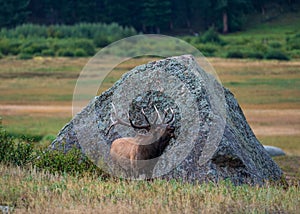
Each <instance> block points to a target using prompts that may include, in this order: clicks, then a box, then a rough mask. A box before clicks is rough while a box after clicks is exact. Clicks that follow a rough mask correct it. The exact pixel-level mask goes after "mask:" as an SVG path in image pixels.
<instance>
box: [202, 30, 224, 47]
mask: <svg viewBox="0 0 300 214" xmlns="http://www.w3.org/2000/svg"><path fill="white" fill-rule="evenodd" d="M199 41H200V42H202V43H216V44H219V45H225V41H224V40H223V39H221V37H220V35H219V33H218V32H217V31H216V30H215V29H214V28H213V27H211V28H209V29H208V30H207V31H206V32H205V33H204V34H203V35H202V36H200V38H199Z"/></svg>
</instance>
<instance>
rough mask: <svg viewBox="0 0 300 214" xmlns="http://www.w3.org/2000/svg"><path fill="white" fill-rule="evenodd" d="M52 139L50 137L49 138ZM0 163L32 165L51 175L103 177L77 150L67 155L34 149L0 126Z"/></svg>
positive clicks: (30, 144) (22, 165)
mask: <svg viewBox="0 0 300 214" xmlns="http://www.w3.org/2000/svg"><path fill="white" fill-rule="evenodd" d="M51 138H52V136H51ZM0 163H2V164H6V165H16V166H21V167H24V166H27V165H32V166H34V167H36V168H38V169H42V170H46V171H49V172H51V173H57V172H58V173H69V174H72V175H81V174H85V173H92V174H95V173H96V174H97V175H103V172H102V170H101V169H99V168H98V167H97V166H96V165H94V164H93V162H91V161H90V160H89V159H88V158H87V157H86V156H84V155H83V154H82V153H81V151H80V150H79V149H77V148H73V149H71V150H70V151H69V152H67V153H63V152H62V151H57V150H56V151H53V150H47V149H46V150H42V149H35V148H34V147H33V143H28V142H25V141H19V139H16V138H14V137H11V136H10V135H9V134H8V133H7V132H6V131H5V130H4V129H3V127H2V126H1V124H0Z"/></svg>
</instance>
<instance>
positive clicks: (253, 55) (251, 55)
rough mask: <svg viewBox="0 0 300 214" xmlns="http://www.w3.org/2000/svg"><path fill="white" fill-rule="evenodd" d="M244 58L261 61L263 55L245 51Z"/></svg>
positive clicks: (257, 52)
mask: <svg viewBox="0 0 300 214" xmlns="http://www.w3.org/2000/svg"><path fill="white" fill-rule="evenodd" d="M244 56H245V58H250V59H263V58H264V54H263V53H262V52H259V51H245V52H244Z"/></svg>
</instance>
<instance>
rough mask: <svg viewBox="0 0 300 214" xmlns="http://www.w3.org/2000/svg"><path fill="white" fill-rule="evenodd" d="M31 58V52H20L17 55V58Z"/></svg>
mask: <svg viewBox="0 0 300 214" xmlns="http://www.w3.org/2000/svg"><path fill="white" fill-rule="evenodd" d="M32 58H33V55H32V54H29V53H20V54H19V56H18V59H25V60H27V59H32Z"/></svg>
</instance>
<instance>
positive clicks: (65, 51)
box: [57, 48, 74, 57]
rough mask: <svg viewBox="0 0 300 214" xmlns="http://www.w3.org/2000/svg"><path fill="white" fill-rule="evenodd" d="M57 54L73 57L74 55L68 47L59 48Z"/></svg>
mask: <svg viewBox="0 0 300 214" xmlns="http://www.w3.org/2000/svg"><path fill="white" fill-rule="evenodd" d="M57 55H58V56H66V57H73V56H74V52H73V51H72V50H70V49H64V48H63V49H59V50H58V52H57Z"/></svg>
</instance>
